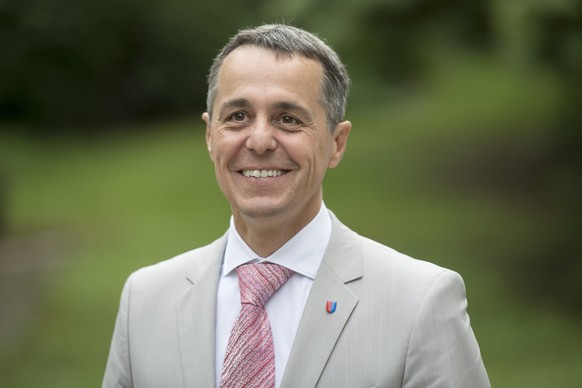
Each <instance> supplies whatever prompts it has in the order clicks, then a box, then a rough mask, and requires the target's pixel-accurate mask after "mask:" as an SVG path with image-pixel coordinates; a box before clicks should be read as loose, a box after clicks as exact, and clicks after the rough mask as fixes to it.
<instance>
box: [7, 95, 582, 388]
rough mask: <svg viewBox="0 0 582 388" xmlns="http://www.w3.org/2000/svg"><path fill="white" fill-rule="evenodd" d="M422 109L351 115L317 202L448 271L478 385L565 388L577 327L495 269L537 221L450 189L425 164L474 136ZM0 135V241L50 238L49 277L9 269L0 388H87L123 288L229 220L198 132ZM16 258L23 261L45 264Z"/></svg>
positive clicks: (581, 337)
mask: <svg viewBox="0 0 582 388" xmlns="http://www.w3.org/2000/svg"><path fill="white" fill-rule="evenodd" d="M504 87H508V86H507V85H505V86H504ZM514 92H515V90H514ZM447 93H450V94H451V95H454V94H455V93H453V92H447ZM523 93H526V94H527V93H530V91H528V90H525V91H524V92H523ZM522 97H523V96H520V95H517V96H516V97H514V98H515V99H519V100H520V101H521V98H522ZM488 98H489V97H488ZM443 99H444V100H446V98H445V97H443V98H440V99H436V100H435V101H438V104H446V101H443ZM536 103H537V102H536ZM476 105H478V104H476ZM421 106H424V105H423V104H421ZM523 109H525V108H523ZM435 110H436V108H435V106H434V105H430V103H429V104H428V105H426V107H425V108H422V107H419V108H418V109H417V110H416V111H414V110H412V111H407V110H400V109H399V108H398V107H396V108H394V107H387V108H386V109H383V110H377V109H376V108H374V109H370V110H365V109H359V110H356V111H354V112H352V113H351V118H352V121H353V122H354V124H355V127H354V130H353V133H352V136H351V139H350V143H349V147H348V153H347V155H346V157H345V159H344V161H342V164H341V165H340V166H339V167H338V169H337V170H332V171H330V172H329V173H328V176H327V178H326V183H325V198H326V204H327V206H328V207H329V208H331V209H332V210H334V211H335V212H336V214H337V215H338V216H339V217H340V219H342V220H343V221H344V222H345V223H347V224H348V225H350V226H351V227H352V228H353V229H355V230H356V231H358V232H359V233H361V234H363V235H367V236H369V237H371V238H374V239H376V240H378V241H381V242H383V243H385V244H388V245H390V246H392V247H394V248H396V249H398V250H400V251H403V252H406V253H408V254H410V255H412V256H415V257H418V258H424V259H428V260H431V261H433V262H436V263H437V264H440V265H443V266H446V267H449V268H452V269H454V270H457V271H458V272H460V273H461V274H462V275H463V277H464V279H465V282H466V285H467V292H468V297H469V313H470V315H471V318H472V325H473V329H474V331H475V333H476V335H477V338H478V340H479V343H480V346H481V351H482V354H483V358H484V360H485V363H486V366H487V369H488V372H489V375H490V378H491V381H492V385H493V386H495V387H500V388H503V387H507V388H510V387H511V388H513V387H531V388H535V387H547V386H559V387H579V386H580V383H581V382H582V371H581V369H580V367H579V366H580V365H582V352H580V349H582V325H581V321H580V318H579V317H576V316H571V315H568V314H566V313H564V312H563V311H561V310H559V309H557V308H554V307H553V306H552V305H548V304H547V303H541V301H540V300H538V299H537V298H536V297H535V296H528V295H523V294H521V293H519V292H517V291H516V287H515V283H516V282H517V281H519V282H521V281H523V279H512V278H511V276H508V272H507V267H508V265H509V264H510V261H511V260H513V259H514V258H515V257H518V256H519V257H523V256H525V257H526V258H527V255H528V254H529V253H530V252H532V251H535V249H536V247H537V246H538V244H541V243H542V242H543V241H542V239H543V237H544V235H545V231H546V229H545V226H544V225H543V224H542V223H540V222H538V221H539V219H540V215H539V214H537V213H536V212H535V211H532V207H531V206H529V205H527V204H524V202H523V201H521V200H519V198H518V199H517V200H516V199H515V198H513V197H508V198H507V197H503V196H499V195H497V194H491V193H489V192H487V191H485V192H483V191H481V190H467V189H465V188H463V187H457V186H454V185H453V186H449V185H448V183H446V182H447V181H445V180H443V179H442V178H443V175H442V174H441V173H442V171H441V172H440V173H439V169H438V168H437V169H435V168H434V167H435V165H436V166H438V165H439V161H442V160H445V161H446V160H448V159H447V158H449V159H450V157H451V155H453V156H455V155H457V156H455V157H458V155H465V154H464V153H463V147H465V145H466V144H467V142H466V141H469V140H471V139H474V138H475V137H476V138H478V139H479V138H483V133H479V132H478V130H479V128H477V129H475V128H473V131H472V132H470V133H467V132H463V131H461V130H460V128H464V124H463V122H464V121H463V120H465V119H464V117H465V115H466V112H463V115H461V116H459V117H461V119H459V120H461V121H462V122H459V121H455V120H453V122H456V125H455V126H451V127H447V125H445V124H446V122H443V120H444V119H442V118H437V117H434V116H431V115H430V114H429V113H427V114H423V112H425V113H426V112H434V111H435ZM403 112H404V113H403ZM407 112H408V113H407ZM547 114H548V113H547V111H546V112H544V113H543V115H544V117H545V116H546V115H547ZM433 124H434V125H433ZM488 125H493V124H492V123H489V124H488ZM422 128H428V129H427V130H426V131H424V132H423V131H422ZM437 129H438V131H437ZM480 130H481V131H485V130H486V128H485V127H483V128H481V129H480ZM455 131H456V132H455ZM439 133H440V134H441V135H442V136H439V135H438V134H439ZM0 136H2V142H0V162H1V163H2V164H1V166H2V169H3V170H2V171H1V173H2V174H3V176H2V177H3V179H4V182H6V183H5V188H6V191H7V195H6V200H7V204H8V207H7V210H8V212H7V220H8V226H9V231H10V234H11V235H18V236H24V238H27V237H30V236H35V235H37V234H38V233H39V232H42V231H46V230H58V231H62V232H63V235H64V236H65V242H64V243H63V242H62V241H61V240H59V241H58V242H55V246H54V248H53V251H54V252H56V253H57V256H58V260H57V261H56V263H57V264H56V267H54V268H53V269H50V270H46V271H43V272H42V274H41V275H38V276H36V277H34V278H30V277H28V276H26V275H22V274H20V275H18V274H17V275H14V276H20V278H19V279H20V280H21V287H33V288H36V289H38V293H37V294H36V297H35V299H34V301H33V302H34V306H35V309H34V314H32V315H31V316H29V317H27V318H26V322H23V323H22V327H21V330H20V331H21V332H22V333H23V335H24V336H23V337H22V338H21V339H19V340H16V339H14V340H12V341H10V340H9V339H5V338H4V339H2V341H3V343H5V344H10V345H9V346H7V345H6V346H0V374H1V375H2V376H3V377H2V378H3V383H4V384H5V386H9V387H32V386H44V387H47V388H48V387H85V386H87V387H88V386H98V385H99V384H100V382H101V378H102V375H103V370H104V366H105V361H106V357H107V352H108V348H109V342H110V339H111V334H112V329H113V323H114V319H115V314H116V311H117V303H118V300H119V295H120V292H121V288H122V285H123V282H124V280H125V278H126V277H127V276H128V275H129V274H130V273H131V271H133V270H135V269H137V268H139V267H141V266H144V265H148V264H151V263H155V262H157V261H160V260H163V259H166V258H169V257H171V256H173V255H175V254H178V253H181V252H183V251H185V250H188V249H191V248H194V247H197V246H200V245H202V244H205V243H207V242H210V241H212V240H213V239H214V238H216V237H218V236H219V235H221V234H222V233H223V232H224V231H225V230H226V228H227V226H228V217H229V209H228V205H227V203H226V201H225V200H224V198H223V197H222V194H221V193H220V191H219V190H218V188H217V185H216V183H215V180H214V176H213V169H212V165H211V162H210V160H209V158H208V155H207V152H206V149H205V145H204V133H203V128H202V125H201V123H200V122H198V121H196V122H194V121H183V122H172V123H165V124H156V125H151V126H149V127H146V126H144V127H142V128H138V129H135V128H133V129H132V130H126V129H124V128H118V130H117V131H114V132H110V133H108V134H107V135H103V136H95V137H93V138H91V139H89V140H87V139H84V138H71V137H69V138H62V137H54V138H45V139H38V138H30V137H27V136H24V135H19V134H17V133H16V132H14V131H11V132H10V131H4V132H1V135H0ZM536 136H537V135H536ZM442 138H444V139H448V140H449V141H448V142H445V143H446V144H448V148H442V147H441V146H440V145H442V144H445V143H443V141H442ZM445 165H447V164H445ZM23 260H28V261H30V263H31V266H33V267H35V266H36V265H37V263H39V262H40V261H42V260H45V257H43V255H37V256H34V257H25V258H23ZM524 263H527V260H524ZM38 267H42V266H40V265H39V266H38ZM0 268H2V267H0ZM0 276H3V277H4V278H6V277H7V276H12V275H11V273H4V274H1V273H0ZM31 279H32V280H31ZM4 313H5V312H2V314H4Z"/></svg>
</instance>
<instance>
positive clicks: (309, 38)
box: [206, 24, 350, 131]
mask: <svg viewBox="0 0 582 388" xmlns="http://www.w3.org/2000/svg"><path fill="white" fill-rule="evenodd" d="M243 45H253V46H258V47H262V48H266V49H269V50H272V51H274V52H275V53H276V54H277V55H278V56H279V55H285V56H288V57H291V56H293V55H295V54H299V55H302V56H304V57H306V58H309V59H314V60H316V61H318V62H319V63H321V65H322V67H323V76H322V85H321V90H320V100H321V105H322V107H323V109H324V110H325V112H326V116H327V122H328V126H329V127H330V129H331V130H332V131H333V129H334V128H335V127H336V125H337V124H338V123H340V122H341V121H343V118H344V115H345V110H346V102H347V98H348V90H349V86H350V78H349V76H348V72H347V70H346V67H345V66H344V64H343V63H342V62H341V60H340V58H339V56H338V55H337V53H336V52H335V51H334V50H333V49H332V48H331V47H329V46H328V45H327V44H326V43H325V42H324V41H323V40H321V39H320V38H318V37H317V36H315V35H314V34H312V33H309V32H307V31H305V30H302V29H299V28H296V27H292V26H288V25H284V24H266V25H262V26H259V27H256V28H250V29H245V30H241V31H239V32H238V34H236V35H235V36H233V37H232V38H231V39H230V40H229V41H228V43H227V44H226V45H225V46H224V47H223V48H222V50H221V51H220V52H219V54H218V55H217V56H216V58H214V62H213V63H212V66H211V67H210V72H209V73H208V94H207V97H206V109H207V112H208V114H210V115H212V105H213V104H214V99H215V98H216V94H217V92H218V77H219V74H220V69H221V67H222V64H223V62H224V59H225V58H226V57H227V56H228V54H230V53H231V52H232V51H234V50H235V49H236V48H237V47H240V46H243Z"/></svg>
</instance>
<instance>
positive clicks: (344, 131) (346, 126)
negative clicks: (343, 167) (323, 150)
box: [327, 121, 352, 168]
mask: <svg viewBox="0 0 582 388" xmlns="http://www.w3.org/2000/svg"><path fill="white" fill-rule="evenodd" d="M351 129H352V123H351V122H349V121H342V122H341V123H339V124H338V125H337V126H336V127H335V130H334V132H333V134H332V137H333V150H332V154H331V158H330V159H329V163H328V164H327V167H329V168H334V167H336V166H337V165H338V164H339V162H340V161H341V160H342V158H343V156H344V152H345V151H346V145H347V143H348V136H349V135H350V131H351Z"/></svg>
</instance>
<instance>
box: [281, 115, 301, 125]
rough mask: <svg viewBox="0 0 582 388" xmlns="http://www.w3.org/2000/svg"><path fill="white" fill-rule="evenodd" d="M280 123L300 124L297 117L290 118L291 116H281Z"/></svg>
mask: <svg viewBox="0 0 582 388" xmlns="http://www.w3.org/2000/svg"><path fill="white" fill-rule="evenodd" d="M280 121H281V123H283V124H288V125H294V124H299V121H298V120H297V119H296V118H295V117H293V116H290V115H283V116H281V119H280Z"/></svg>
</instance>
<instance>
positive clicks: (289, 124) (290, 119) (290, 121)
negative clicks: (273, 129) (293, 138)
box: [275, 114, 303, 130]
mask: <svg viewBox="0 0 582 388" xmlns="http://www.w3.org/2000/svg"><path fill="white" fill-rule="evenodd" d="M275 122H276V123H277V124H278V125H279V126H281V127H282V128H283V129H285V130H295V129H297V128H299V127H301V126H302V125H303V123H302V122H301V121H299V119H297V118H296V117H295V116H293V115H290V114H282V115H281V116H279V118H278V119H277V120H276V121H275Z"/></svg>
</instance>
